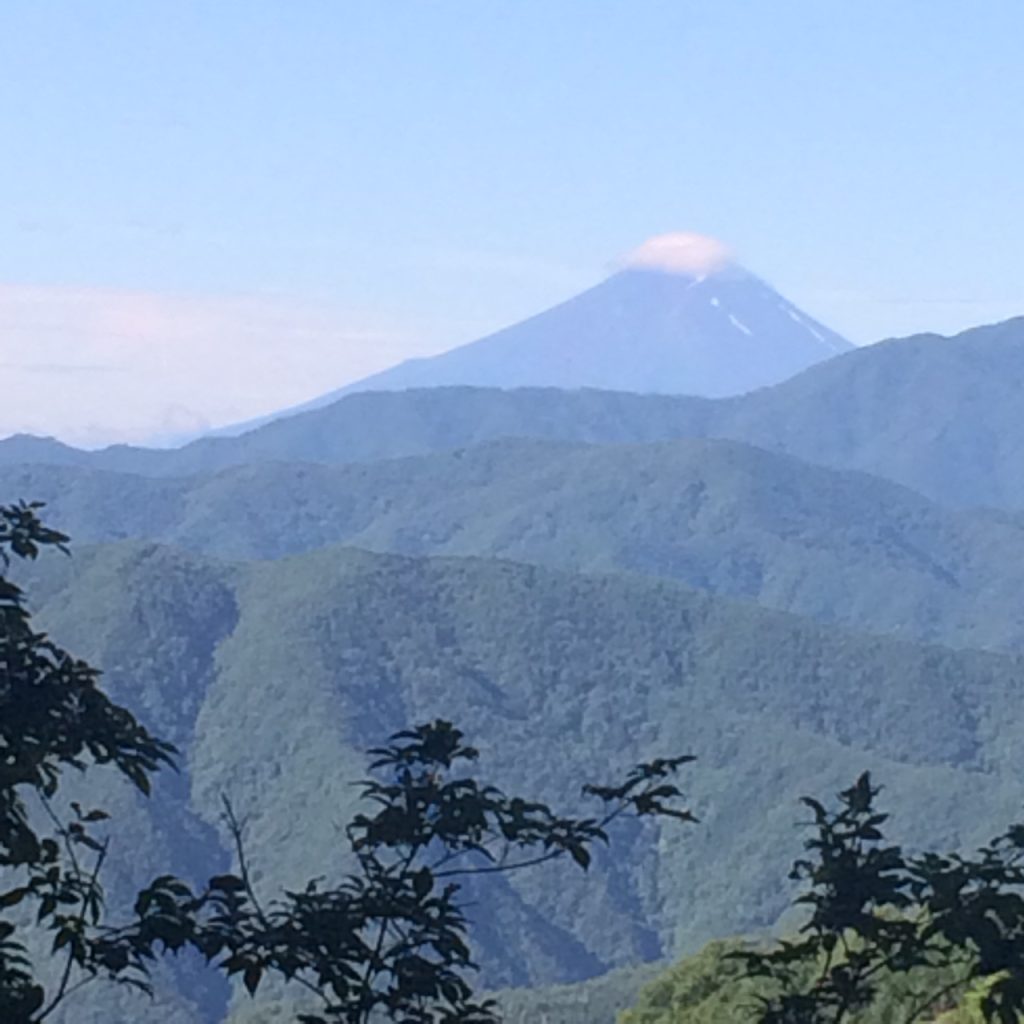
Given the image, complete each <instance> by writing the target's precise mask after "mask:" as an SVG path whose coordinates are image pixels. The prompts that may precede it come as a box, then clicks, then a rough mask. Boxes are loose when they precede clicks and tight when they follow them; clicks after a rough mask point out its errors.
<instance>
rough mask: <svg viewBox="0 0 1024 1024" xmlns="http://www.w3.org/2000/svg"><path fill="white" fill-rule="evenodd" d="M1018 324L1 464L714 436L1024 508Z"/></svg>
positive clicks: (359, 408) (453, 393) (338, 458)
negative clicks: (651, 378)
mask: <svg viewBox="0 0 1024 1024" xmlns="http://www.w3.org/2000/svg"><path fill="white" fill-rule="evenodd" d="M1022 394H1024V318H1018V319H1015V320H1008V321H1006V322H1005V323H1002V324H995V325H992V326H990V327H979V328H976V329H974V330H971V331H965V332H964V333H963V334H960V335H957V336H956V337H953V338H939V337H936V336H932V335H922V336H917V337H913V338H906V339H901V340H896V341H888V342H883V343H880V344H878V345H873V346H871V347H869V348H864V349H858V350H856V351H854V352H850V353H848V354H846V355H841V356H838V357H836V358H835V359H832V360H830V361H828V362H827V363H824V364H822V365H820V366H815V367H812V368H811V369H809V370H807V371H806V372H804V373H802V374H799V375H798V376H797V377H794V378H793V379H791V380H789V381H786V382H785V383H783V384H780V385H777V386H776V387H772V388H766V389H763V390H761V391H757V392H754V393H752V394H750V395H745V396H743V397H740V398H733V399H724V400H720V401H708V400H702V399H695V398H680V397H671V396H661V395H630V394H621V393H611V392H601V391H557V390H542V389H525V390H517V391H494V390H478V389H471V388H450V389H449V388H443V389H430V390H421V391H409V392H395V393H387V392H382V393H365V394H354V395H351V396H348V397H346V398H343V399H342V400H340V401H338V402H335V403H334V404H333V405H329V406H327V407H325V408H323V409H318V410H316V411H313V412H307V413H303V414H301V415H297V416H293V417H290V418H286V419H282V420H279V421H276V422H274V423H271V424H268V425H267V426H265V427H262V428H260V429H258V430H254V431H252V432H251V433H248V434H245V435H243V436H241V437H238V438H219V439H217V438H208V439H205V440H202V441H198V442H194V443H193V444H191V445H187V446H185V447H184V448H181V449H177V450H173V451H156V450H146V449H133V448H128V447H125V446H120V447H114V448H109V449H106V450H104V451H100V452H82V451H78V450H76V449H73V448H68V447H66V446H63V445H59V444H58V443H57V442H46V441H42V440H38V439H26V438H11V439H8V440H6V441H0V463H8V464H11V463H23V462H38V463H62V464H77V465H88V466H91V467H94V468H98V469H113V470H118V471H125V472H135V473H145V474H147V475H155V476H159V475H176V474H178V475H180V474H186V473H195V472H203V471H209V470H214V469H221V468H225V467H227V466H231V465H239V464H242V463H246V462H261V461H267V460H292V459H298V460H302V461H314V462H325V463H347V462H361V461H372V460H374V459H380V458H387V457H395V456H401V455H417V454H424V453H427V452H431V451H445V450H451V449H455V448H460V447H465V446H467V445H472V444H478V443H480V442H482V441H487V440H494V439H496V438H502V437H530V438H540V439H548V440H569V441H588V442H615V443H618V442H637V441H653V440H663V439H669V438H678V437H721V438H731V439H734V440H740V441H748V442H750V443H752V444H757V445H759V446H761V447H764V448H771V449H775V450H778V451H783V452H788V453H789V454H792V455H796V456H797V457H799V458H802V459H805V460H808V461H811V462H816V463H819V464H822V465H828V466H834V467H837V468H844V469H861V470H865V471H867V472H871V473H873V474H876V475H878V476H885V477H888V478H889V479H892V480H895V481H897V482H900V483H903V484H906V485H907V486H910V487H913V488H914V489H915V490H919V491H921V492H922V493H923V494H926V495H927V496H929V497H931V498H934V499H936V500H939V501H944V502H947V503H949V504H952V505H961V506H964V505H968V506H969V505H991V506H998V507H1002V508H1010V509H1013V508H1018V509H1019V508H1024V416H1021V415H1020V396H1021V395H1022Z"/></svg>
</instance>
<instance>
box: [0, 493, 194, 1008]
mask: <svg viewBox="0 0 1024 1024" xmlns="http://www.w3.org/2000/svg"><path fill="white" fill-rule="evenodd" d="M39 508H40V506H39V505H38V504H26V503H24V502H22V503H19V504H15V505H9V506H0V1020H3V1021H5V1022H6V1021H10V1022H12V1024H21V1022H37V1021H42V1020H45V1019H46V1018H47V1017H48V1016H50V1014H51V1013H53V1011H54V1010H55V1009H56V1008H57V1007H58V1006H59V1005H60V1004H61V1002H62V1001H63V1000H64V999H65V998H66V996H67V995H68V994H69V993H70V992H71V991H73V989H74V988H76V987H77V986H78V985H80V984H81V983H82V982H83V981H85V980H88V979H89V978H91V977H93V976H95V974H96V972H97V967H96V964H95V962H94V952H95V943H96V941H97V937H98V932H97V929H98V927H99V925H100V922H101V918H102V914H103V890H102V888H101V886H100V883H99V875H100V870H101V868H102V866H103V861H104V858H105V856H106V843H105V841H101V840H100V839H97V838H96V837H95V836H94V835H93V834H91V831H92V829H93V828H94V826H96V825H97V824H98V823H100V822H102V821H103V820H104V819H105V818H106V817H107V816H106V814H105V813H104V812H103V811H101V810H99V809H92V810H86V809H84V808H82V807H81V806H80V805H79V804H74V803H73V804H71V807H70V814H71V817H70V820H67V821H65V820H63V819H62V817H61V813H62V812H59V811H58V809H57V806H56V803H55V798H56V796H57V793H58V789H59V787H60V782H61V778H62V775H63V773H64V772H65V771H66V770H67V769H69V768H70V769H74V770H76V771H78V772H84V771H85V770H86V768H87V767H89V766H90V765H102V764H106V765H111V766H112V767H113V768H114V769H116V770H117V771H118V772H119V773H120V774H121V775H123V776H124V777H126V778H127V779H129V780H130V781H131V782H132V783H133V784H134V785H135V786H136V787H137V788H138V789H139V790H141V791H142V792H143V793H148V792H149V788H150V775H151V774H152V773H153V772H154V771H156V770H157V769H158V768H160V767H162V766H165V765H170V764H172V755H173V753H174V748H173V747H172V746H171V745H170V744H168V743H164V742H163V741H161V740H159V739H157V738H156V737H154V736H152V735H150V733H149V732H148V731H147V730H146V729H145V728H143V727H142V726H141V725H140V724H139V723H138V722H137V721H136V720H135V718H134V717H133V716H132V714H131V713H130V712H128V711H127V710H126V709H125V708H122V707H119V706H118V705H117V704H114V703H113V702H112V701H111V700H110V699H109V698H108V697H107V696H106V695H105V694H104V693H103V692H102V691H101V690H100V689H99V686H98V679H99V673H98V672H97V671H96V670H95V669H94V668H92V667H91V666H89V665H88V664H86V663H85V662H83V661H80V660H78V659H76V658H74V657H72V656H71V655H70V654H68V653H67V652H66V651H64V650H62V649H61V648H60V647H58V646H57V645H56V644H54V643H53V642H52V641H51V640H50V639H49V638H48V637H47V636H46V634H44V633H39V632H37V631H36V630H34V629H33V627H32V622H31V617H30V615H29V612H28V610H27V607H26V600H25V594H24V593H23V591H22V590H21V588H19V587H18V586H17V585H16V584H14V583H13V582H12V581H11V580H10V579H8V578H7V570H8V568H9V566H10V564H11V557H12V556H15V557H18V558H22V559H34V558H36V557H37V556H38V555H39V553H40V552H41V551H42V550H43V549H44V548H47V547H52V548H56V549H57V550H60V551H65V552H66V551H67V547H66V544H67V540H68V538H67V537H66V536H64V535H63V534H62V533H59V532H57V531H56V530H52V529H49V528H48V527H46V526H44V525H43V523H42V522H41V521H40V519H39V516H38V509H39ZM27 911H28V912H31V914H32V915H33V916H34V919H35V927H36V929H37V930H43V931H48V932H51V933H52V935H53V938H52V952H53V954H54V955H55V956H57V957H60V958H62V965H61V967H60V969H59V971H58V972H57V976H58V981H57V983H56V984H55V985H53V986H51V989H50V991H49V992H47V989H46V987H45V985H44V984H43V982H42V981H41V980H40V976H39V973H38V972H37V971H36V970H35V968H34V965H33V962H32V959H31V957H30V956H29V953H28V950H27V947H26V944H25V936H24V931H25V929H24V925H23V924H22V925H20V926H19V925H16V924H15V923H14V921H12V920H11V917H12V915H13V914H18V915H19V917H18V920H19V921H24V919H25V916H26V912H27ZM82 972H84V974H82Z"/></svg>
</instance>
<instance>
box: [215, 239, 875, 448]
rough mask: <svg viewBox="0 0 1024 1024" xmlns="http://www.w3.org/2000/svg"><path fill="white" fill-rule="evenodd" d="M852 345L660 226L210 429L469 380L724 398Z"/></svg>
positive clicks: (710, 251) (711, 248)
mask: <svg viewBox="0 0 1024 1024" xmlns="http://www.w3.org/2000/svg"><path fill="white" fill-rule="evenodd" d="M854 347H855V346H853V345H852V344H850V342H848V341H846V340H845V339H844V338H842V337H840V336H839V335H838V334H836V333H835V332H834V331H832V330H830V329H829V328H827V327H825V326H824V325H822V324H820V323H819V322H818V321H816V320H814V319H813V318H812V317H810V316H809V315H808V314H806V313H804V312H802V311H801V310H799V309H798V308H797V307H796V306H794V305H793V304H792V303H791V302H789V301H788V300H787V299H785V298H783V297H782V296H781V295H779V294H778V293H777V292H776V291H775V290H774V289H772V288H771V287H770V286H769V285H768V284H766V283H765V282H764V281H762V280H761V279H760V278H758V277H756V276H755V275H754V274H752V273H750V272H749V271H747V270H745V269H744V268H743V267H741V266H740V265H739V264H737V263H736V262H735V261H734V260H733V258H732V256H731V254H730V252H729V250H728V249H727V248H726V247H725V246H724V245H723V244H722V243H721V242H718V241H717V240H715V239H712V238H708V237H705V236H702V235H695V234H688V233H677V234H668V235H659V236H656V237H654V238H651V239H649V240H648V241H647V242H645V243H644V244H643V245H641V246H640V247H639V248H638V249H635V250H634V251H633V252H632V253H630V254H629V255H628V256H626V257H625V259H624V260H623V261H622V263H621V267H620V269H619V270H618V271H617V272H616V273H614V274H613V275H612V276H611V277H609V278H607V279H606V280H604V281H602V282H601V283H600V284H598V285H596V286H595V287H593V288H590V289H589V290H587V291H585V292H582V293H581V294H579V295H577V296H575V297H574V298H571V299H569V300H568V301H566V302H563V303H561V304H560V305H557V306H555V307H553V308H551V309H548V310H546V311H544V312H542V313H539V314H537V315H536V316H533V317H530V318H529V319H527V320H524V321H521V322H520V323H517V324H514V325H513V326H511V327H506V328H504V329H503V330H500V331H498V332H496V333H495V334H491V335H488V336H487V337H484V338H481V339H479V340H478V341H474V342H470V343H469V344H466V345H462V346H461V347H459V348H455V349H452V350H450V351H448V352H444V353H442V354H440V355H437V356H432V357H428V358H423V359H411V360H408V361H407V362H403V363H400V364H398V365H397V366H394V367H392V368H390V369H387V370H384V371H382V372H380V373H376V374H373V375H372V376H369V377H366V378H364V379H362V380H359V381H357V382H355V383H353V384H349V385H348V386H346V387H343V388H340V389H338V390H336V391H332V392H330V393H328V394H325V395H322V396H321V397H319V398H316V399H314V400H312V401H310V402H307V403H305V404H303V405H300V406H297V407H294V408H291V409H288V410H286V411H285V412H283V413H277V414H275V415H273V416H269V417H265V418H263V419H261V420H257V421H250V422H248V423H245V424H243V425H240V426H237V427H229V428H226V429H223V430H219V431H217V432H216V433H218V434H222V435H223V434H237V433H240V432H242V431H243V430H249V429H252V428H253V427H255V426H258V425H260V424H261V423H264V422H267V421H268V420H270V419H276V418H278V417H279V416H281V415H291V414H292V413H296V412H303V411H306V410H309V409H315V408H319V407H322V406H324V405H328V404H330V403H331V402H334V401H336V400H337V399H338V398H341V397H342V396H344V395H347V394H351V393H352V392H356V391H398V390H405V389H407V388H424V387H438V386H445V385H471V386H479V387H498V388H517V387H554V388H565V389H576V388H601V389H608V390H616V391H634V392H646V393H661V394H680V395H695V396H700V397H705V398H724V397H728V396H732V395H740V394H744V393H746V392H748V391H753V390H755V389H756V388H760V387H765V386H767V385H771V384H777V383H779V382H781V381H783V380H786V379H788V378H789V377H792V376H793V375H794V374H796V373H799V372H800V371H801V370H805V369H807V368H808V367H809V366H812V365H814V364H815V363H819V362H821V361H823V360H825V359H829V358H831V357H832V356H835V355H838V354H840V353H842V352H846V351H849V350H850V349H852V348H854Z"/></svg>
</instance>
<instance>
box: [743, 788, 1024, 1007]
mask: <svg viewBox="0 0 1024 1024" xmlns="http://www.w3.org/2000/svg"><path fill="white" fill-rule="evenodd" d="M878 793H879V789H878V788H877V787H876V786H874V785H873V784H872V782H871V777H870V775H868V774H864V775H862V776H861V777H860V778H859V779H858V780H857V782H856V783H855V784H854V785H853V786H851V787H850V788H849V789H847V790H844V791H843V792H842V793H840V794H839V805H838V808H836V809H831V810H830V809H828V808H826V807H825V806H824V805H823V804H821V803H820V802H818V801H817V800H814V799H811V798H805V799H804V801H803V802H804V804H805V805H806V806H807V807H808V808H810V810H811V812H812V814H813V817H814V820H813V823H812V825H811V828H812V834H811V836H810V838H808V839H807V841H806V842H805V844H804V845H805V849H806V851H807V856H806V857H804V858H801V859H800V860H798V861H796V862H795V864H794V865H793V870H792V872H791V874H790V878H791V879H793V880H796V881H799V882H803V883H804V889H803V891H802V893H801V894H800V895H799V896H798V897H797V899H796V901H795V905H796V906H797V907H801V908H804V909H805V910H806V912H807V919H806V921H805V922H804V924H803V926H802V927H801V929H800V932H799V935H798V937H797V938H796V939H795V940H787V941H783V942H781V943H779V944H778V945H777V946H776V947H774V948H772V949H770V950H767V951H760V950H753V951H743V952H740V953H737V954H736V956H738V957H740V958H741V959H742V960H744V961H745V963H746V967H747V971H748V973H749V974H750V975H751V976H753V977H757V978H761V979H764V980H765V981H766V982H768V983H769V987H770V988H772V989H773V990H774V991H775V992H776V993H777V994H774V995H772V996H769V997H764V998H762V1000H761V1005H760V1007H759V1008H758V1009H757V1011H756V1012H755V1013H754V1015H753V1017H752V1020H753V1021H755V1022H756V1024H842V1022H844V1021H849V1020H851V1019H856V1017H857V1014H858V1013H859V1012H861V1011H864V1010H865V1009H867V1008H870V1007H871V1006H872V1004H873V1002H874V1001H875V999H876V997H877V996H878V995H879V991H880V988H879V985H880V982H882V981H883V980H886V979H891V978H892V976H893V975H904V976H907V977H908V978H912V979H913V985H912V986H911V988H912V990H913V991H912V995H911V997H910V998H909V999H908V1000H907V1003H906V1005H905V1006H904V1007H903V1008H902V1009H901V1010H900V1011H899V1016H898V1017H897V1018H894V1021H902V1022H904V1024H914V1022H918V1021H929V1020H934V1019H935V1014H936V1012H937V1009H939V1008H942V1007H943V1006H944V1005H946V1004H948V1003H949V1001H950V1000H951V999H953V998H955V997H959V996H962V995H963V994H964V993H965V992H968V991H973V993H974V998H975V1000H976V1002H977V1008H978V1010H979V1012H980V1014H981V1016H982V1018H983V1019H984V1020H985V1021H998V1022H1001V1024H1017V1022H1018V1021H1019V1020H1020V1019H1021V1018H1022V1016H1024V826H1022V825H1015V826H1013V827H1012V828H1010V829H1009V830H1007V831H1006V832H1005V833H1004V834H1003V835H1000V836H999V837H998V838H996V839H994V840H993V841H992V842H991V843H989V844H988V845H987V846H985V847H983V848H982V849H981V850H979V851H978V852H977V854H975V855H974V856H971V857H967V856H961V855H959V854H947V855H939V854H935V853H924V854H921V855H916V856H910V855H907V854H905V853H904V851H903V850H902V849H901V848H900V847H899V846H895V845H891V844H888V843H886V841H885V837H884V835H883V833H882V826H883V825H884V824H885V823H886V821H887V818H888V816H887V815H886V814H883V813H880V812H879V811H878V809H877V808H876V806H875V801H876V798H877V796H878ZM808 978H810V979H811V981H810V982H808V981H807V979H808ZM950 979H952V980H950Z"/></svg>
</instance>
